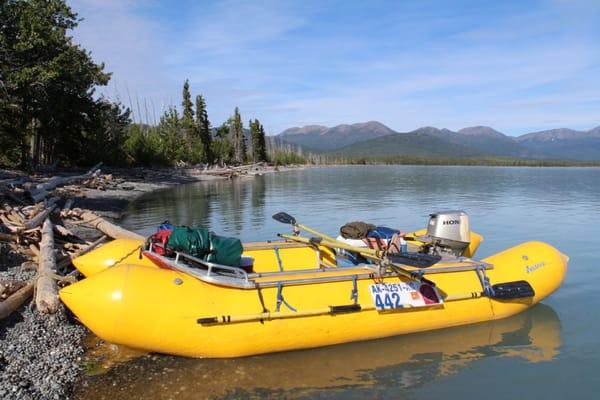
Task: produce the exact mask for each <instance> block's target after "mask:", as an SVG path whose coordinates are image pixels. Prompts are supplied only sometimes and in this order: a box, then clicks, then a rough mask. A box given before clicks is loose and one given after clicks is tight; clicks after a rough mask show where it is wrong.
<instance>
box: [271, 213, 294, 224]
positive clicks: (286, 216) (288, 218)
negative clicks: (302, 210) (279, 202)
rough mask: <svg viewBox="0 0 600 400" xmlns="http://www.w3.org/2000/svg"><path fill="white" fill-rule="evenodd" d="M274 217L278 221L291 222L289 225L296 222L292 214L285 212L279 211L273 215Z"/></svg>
mask: <svg viewBox="0 0 600 400" xmlns="http://www.w3.org/2000/svg"><path fill="white" fill-rule="evenodd" d="M273 219H274V220H275V221H277V222H281V223H282V224H289V225H295V224H296V218H294V217H292V216H291V215H290V214H288V213H284V212H278V213H277V214H275V215H273Z"/></svg>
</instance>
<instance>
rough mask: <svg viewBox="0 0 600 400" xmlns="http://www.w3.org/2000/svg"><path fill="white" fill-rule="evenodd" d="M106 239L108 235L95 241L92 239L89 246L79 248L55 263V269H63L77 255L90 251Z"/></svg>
mask: <svg viewBox="0 0 600 400" xmlns="http://www.w3.org/2000/svg"><path fill="white" fill-rule="evenodd" d="M106 239H108V237H107V236H106V235H103V236H101V237H100V238H99V239H97V240H96V241H94V242H93V243H91V244H90V245H89V246H87V247H86V248H85V249H82V250H79V251H77V252H75V253H74V254H71V255H70V256H69V257H67V258H65V259H64V260H61V261H60V262H59V263H58V264H57V265H56V268H57V269H59V270H60V269H63V268H65V267H67V266H69V265H70V264H71V263H72V262H73V260H74V259H75V258H77V257H79V256H82V255H84V254H86V253H89V252H90V251H92V250H94V249H95V248H96V247H98V246H99V245H100V244H102V243H104V242H105V241H106ZM75 272H77V270H75Z"/></svg>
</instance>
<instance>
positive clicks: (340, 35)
mask: <svg viewBox="0 0 600 400" xmlns="http://www.w3.org/2000/svg"><path fill="white" fill-rule="evenodd" d="M69 4H70V5H71V6H72V8H73V9H74V11H76V12H77V13H78V14H79V17H81V18H83V19H84V20H83V21H82V22H81V23H80V26H79V27H78V28H77V29H76V30H75V31H74V32H73V36H74V37H75V40H76V41H77V42H78V43H80V44H82V45H83V46H84V47H85V48H87V49H89V50H90V51H91V52H92V56H93V58H94V59H95V60H96V61H102V62H105V64H106V69H107V70H108V71H111V72H113V78H112V81H111V83H110V84H109V86H108V87H107V88H104V89H102V90H101V92H102V93H103V94H105V95H107V96H108V97H111V98H113V99H115V98H118V99H120V100H121V101H122V102H123V103H124V104H126V105H128V106H129V105H131V106H132V108H133V111H134V118H135V119H136V121H140V120H141V121H150V122H153V121H154V120H155V119H156V118H157V117H156V116H158V115H160V113H161V111H162V110H163V109H164V108H165V107H167V106H168V105H171V104H175V105H177V106H179V105H180V103H181V87H182V84H183V81H184V80H185V79H186V78H189V80H190V84H191V88H192V93H193V95H196V94H203V95H204V96H205V98H206V100H207V103H208V112H209V118H210V120H211V122H212V123H213V124H215V125H218V124H220V123H221V122H223V121H224V120H225V119H226V118H227V117H228V116H229V115H230V114H232V112H233V109H234V107H236V106H239V107H240V110H241V113H242V117H243V118H244V120H246V121H247V120H248V119H249V118H259V119H260V120H261V122H263V124H264V125H265V127H266V129H267V131H268V133H270V134H276V133H279V132H280V131H282V130H283V129H285V128H288V127H292V126H302V125H309V124H319V125H326V126H333V125H337V124H340V123H354V122H364V121H370V120H377V121H380V122H383V123H384V124H386V125H388V126H389V127H391V128H392V129H395V130H398V131H408V130H413V129H416V128H418V127H421V126H427V125H428V126H436V127H440V128H442V127H445V128H449V129H460V128H463V127H466V126H473V125H489V126H492V127H494V128H496V129H498V130H500V131H502V132H504V133H506V134H509V135H517V134H521V133H525V132H530V131H534V130H542V129H548V128H555V127H570V128H575V129H589V128H593V127H595V126H598V125H600V1H598V0H589V1H585V0H580V1H579V0H572V1H566V0H565V1H560V0H556V1H425V0H422V1H418V0H416V1H328V0H323V1H307V0H306V1H251V2H240V1H181V2H174V1H157V0H153V1H144V2H137V1H129V0H76V1H71V2H70V3H69ZM138 104H139V106H138Z"/></svg>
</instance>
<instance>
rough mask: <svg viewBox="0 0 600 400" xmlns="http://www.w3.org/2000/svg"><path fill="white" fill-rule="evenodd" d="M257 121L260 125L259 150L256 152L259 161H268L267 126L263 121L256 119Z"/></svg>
mask: <svg viewBox="0 0 600 400" xmlns="http://www.w3.org/2000/svg"><path fill="white" fill-rule="evenodd" d="M256 123H257V124H258V125H259V127H258V150H256V154H257V156H258V161H264V162H266V161H267V143H266V138H265V128H264V127H263V126H262V124H261V123H259V122H258V120H256Z"/></svg>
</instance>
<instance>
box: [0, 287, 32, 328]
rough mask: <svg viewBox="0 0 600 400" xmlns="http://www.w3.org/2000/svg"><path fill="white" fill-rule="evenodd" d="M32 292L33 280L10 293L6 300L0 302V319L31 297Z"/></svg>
mask: <svg viewBox="0 0 600 400" xmlns="http://www.w3.org/2000/svg"><path fill="white" fill-rule="evenodd" d="M32 293H33V282H29V283H28V284H27V285H25V286H24V287H22V288H21V289H19V290H18V291H16V292H15V293H13V294H12V295H10V297H8V298H7V299H6V300H4V301H3V302H0V320H3V319H4V318H6V317H8V316H9V315H10V314H11V313H12V312H13V311H15V310H16V309H17V308H19V307H21V305H22V304H23V303H24V302H25V300H27V299H28V298H30V297H31V294H32Z"/></svg>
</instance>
